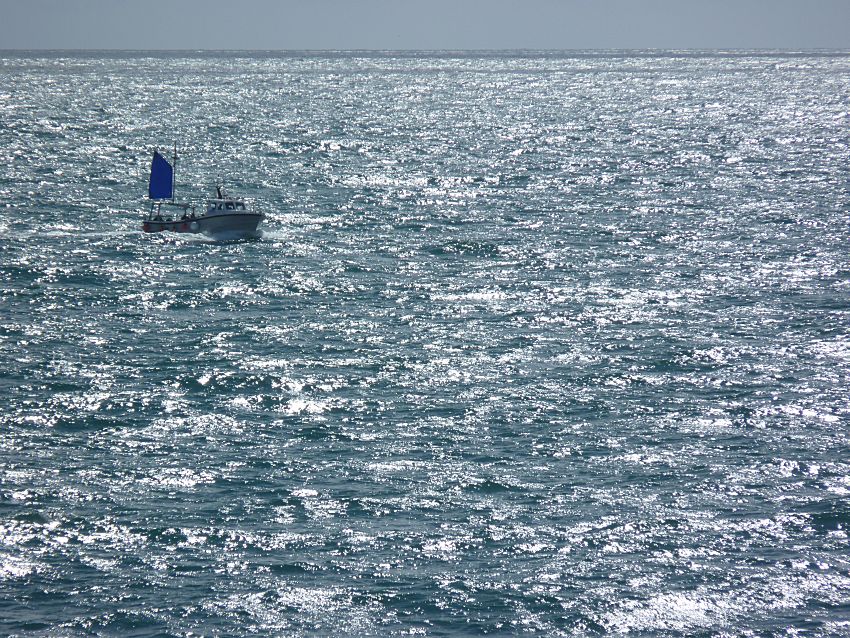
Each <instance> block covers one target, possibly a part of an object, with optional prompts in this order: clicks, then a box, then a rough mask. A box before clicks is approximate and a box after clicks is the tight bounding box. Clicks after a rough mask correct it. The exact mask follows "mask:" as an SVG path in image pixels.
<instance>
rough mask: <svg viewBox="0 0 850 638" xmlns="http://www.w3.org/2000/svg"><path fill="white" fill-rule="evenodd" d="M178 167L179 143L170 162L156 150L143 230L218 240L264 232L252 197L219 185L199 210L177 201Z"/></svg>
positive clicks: (261, 215) (260, 215)
mask: <svg viewBox="0 0 850 638" xmlns="http://www.w3.org/2000/svg"><path fill="white" fill-rule="evenodd" d="M176 166H177V147H176V146H175V148H174V155H173V157H172V162H171V163H170V162H169V161H168V160H167V159H165V157H163V155H162V154H160V152H159V151H154V153H153V160H152V161H151V176H150V184H149V185H148V199H149V200H150V203H151V207H150V210H149V211H148V212H147V214H146V216H145V218H144V219H143V220H142V230H143V231H144V232H146V233H159V232H162V231H166V230H168V231H171V232H175V233H201V234H204V235H207V236H208V237H213V238H215V239H242V238H249V237H258V236H259V235H260V234H261V233H262V231H260V230H258V229H257V227H258V226H259V225H260V222H261V221H263V219H265V215H264V214H263V213H262V212H260V211H258V210H255V209H254V205H253V202H251V200H247V199H244V198H241V197H232V196H230V195H229V194H228V193H227V191H226V190H225V189H224V187H223V186H222V185H220V184H219V185H217V186H216V189H215V196H214V197H211V198H209V199H207V200H205V204H204V206H203V209H202V210H201V211H200V212H199V211H198V210H196V206H195V204H189V203H185V202H178V201H177V200H176V199H175V196H174V191H175V189H174V184H175V173H176V171H175V167H176Z"/></svg>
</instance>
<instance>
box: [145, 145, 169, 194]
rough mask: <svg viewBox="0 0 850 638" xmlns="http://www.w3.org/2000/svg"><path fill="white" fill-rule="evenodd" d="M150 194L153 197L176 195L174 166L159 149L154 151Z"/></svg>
mask: <svg viewBox="0 0 850 638" xmlns="http://www.w3.org/2000/svg"><path fill="white" fill-rule="evenodd" d="M148 196H149V197H150V198H151V199H171V198H172V197H173V196H174V168H172V166H171V164H169V163H168V160H167V159H165V158H164V157H163V156H162V155H160V154H159V152H157V151H154V153H153V161H152V162H151V183H150V186H149V187H148Z"/></svg>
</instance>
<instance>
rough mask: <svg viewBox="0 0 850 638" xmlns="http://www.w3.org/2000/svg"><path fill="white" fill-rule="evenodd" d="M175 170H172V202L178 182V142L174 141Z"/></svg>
mask: <svg viewBox="0 0 850 638" xmlns="http://www.w3.org/2000/svg"><path fill="white" fill-rule="evenodd" d="M172 159H173V160H174V170H173V171H172V172H171V203H172V204H173V203H174V185H175V183H176V182H177V142H174V155H173V156H172Z"/></svg>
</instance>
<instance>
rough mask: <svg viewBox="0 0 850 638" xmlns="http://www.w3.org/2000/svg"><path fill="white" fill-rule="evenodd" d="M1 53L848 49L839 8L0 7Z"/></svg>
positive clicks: (24, 1)
mask: <svg viewBox="0 0 850 638" xmlns="http://www.w3.org/2000/svg"><path fill="white" fill-rule="evenodd" d="M0 23H2V25H3V37H2V38H0V48H4V49H10V48H12V49H15V48H16V49H101V48H104V49H587V48H617V49H621V48H622V49H628V48H676V49H685V48H687V49H703V48H785V49H812V48H842V49H850V0H701V1H697V0H0Z"/></svg>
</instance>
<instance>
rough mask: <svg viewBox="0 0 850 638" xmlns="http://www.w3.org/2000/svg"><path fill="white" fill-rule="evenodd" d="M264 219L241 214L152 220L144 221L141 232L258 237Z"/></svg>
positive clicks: (235, 237) (246, 213) (252, 214)
mask: <svg viewBox="0 0 850 638" xmlns="http://www.w3.org/2000/svg"><path fill="white" fill-rule="evenodd" d="M264 217H265V215H263V213H255V212H243V213H222V214H207V215H200V216H198V217H195V218H186V219H172V220H169V219H156V218H153V219H145V220H144V222H143V223H142V230H143V231H144V232H146V233H160V232H164V231H169V232H173V233H191V234H201V235H206V236H208V237H214V238H217V239H241V238H246V237H258V236H259V235H260V234H261V232H262V231H260V230H258V227H259V225H260V222H261V221H263V218H264Z"/></svg>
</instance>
